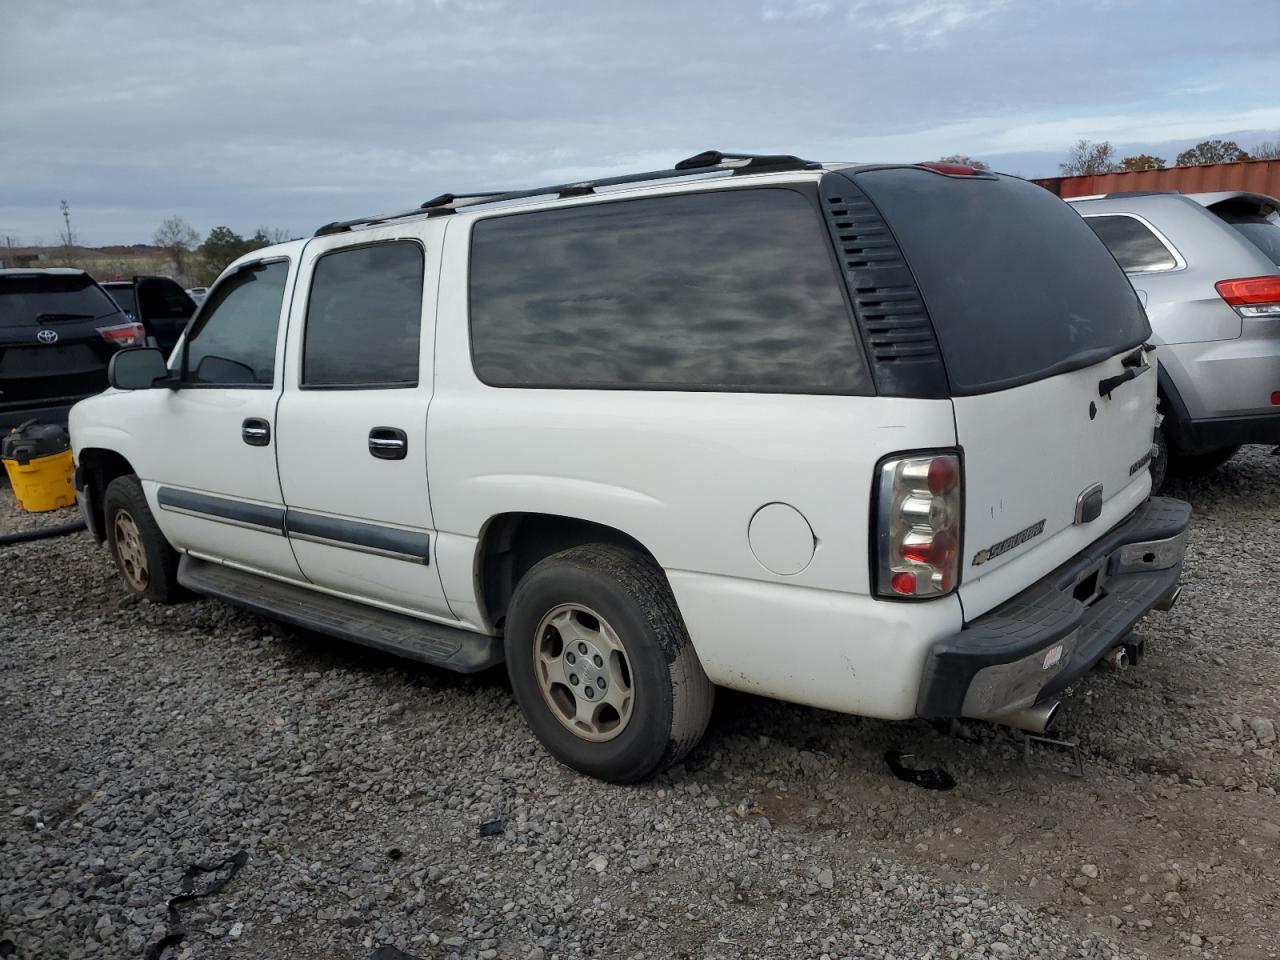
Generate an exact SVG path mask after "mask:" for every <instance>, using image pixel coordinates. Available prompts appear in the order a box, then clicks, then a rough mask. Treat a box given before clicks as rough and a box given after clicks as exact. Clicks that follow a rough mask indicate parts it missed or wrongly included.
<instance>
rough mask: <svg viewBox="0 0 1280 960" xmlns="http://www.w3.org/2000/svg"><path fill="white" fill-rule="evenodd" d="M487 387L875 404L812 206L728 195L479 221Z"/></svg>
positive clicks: (782, 194)
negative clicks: (800, 397) (845, 399)
mask: <svg viewBox="0 0 1280 960" xmlns="http://www.w3.org/2000/svg"><path fill="white" fill-rule="evenodd" d="M470 283H471V286H470V290H471V341H472V342H471V346H472V355H473V360H474V364H475V370H476V373H477V375H478V376H479V377H480V379H481V380H483V381H484V382H486V383H488V384H491V385H494V386H503V387H569V388H598V389H653V390H704V391H705V390H717V391H733V390H741V391H757V392H794V393H848V394H867V393H871V392H872V387H871V380H870V375H869V373H868V370H867V365H866V363H865V361H864V360H863V356H862V352H861V347H860V345H859V343H858V341H857V339H856V337H855V336H854V332H853V325H852V318H851V314H850V310H849V307H848V306H847V304H846V301H845V299H844V296H843V294H842V292H841V286H840V280H839V277H838V274H837V272H836V267H835V262H834V254H833V253H832V251H831V247H830V243H829V241H828V240H827V238H826V235H825V230H824V227H823V222H822V220H821V217H820V214H819V212H818V210H817V208H816V205H815V204H814V202H813V201H812V200H811V199H810V198H809V197H807V196H805V195H804V194H803V193H800V192H798V191H795V190H789V189H749V190H721V191H716V192H708V193H690V194H680V195H675V196H665V197H651V198H644V199H637V200H624V201H613V202H608V203H600V204H591V205H585V206H578V207H569V208H560V209H557V210H548V211H544V212H536V213H525V214H516V215H511V216H505V217H493V218H489V219H485V220H481V221H480V222H478V223H477V224H476V226H475V229H474V231H473V235H472V245H471V281H470Z"/></svg>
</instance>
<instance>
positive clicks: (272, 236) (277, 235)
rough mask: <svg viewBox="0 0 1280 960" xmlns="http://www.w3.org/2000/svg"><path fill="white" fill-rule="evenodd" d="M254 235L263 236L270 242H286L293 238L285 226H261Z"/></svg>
mask: <svg viewBox="0 0 1280 960" xmlns="http://www.w3.org/2000/svg"><path fill="white" fill-rule="evenodd" d="M254 236H255V237H262V238H263V239H265V240H266V241H267V242H268V243H284V242H285V241H286V240H292V239H293V238H292V237H291V236H290V235H289V231H288V229H286V228H285V227H259V228H258V229H257V232H256V233H254Z"/></svg>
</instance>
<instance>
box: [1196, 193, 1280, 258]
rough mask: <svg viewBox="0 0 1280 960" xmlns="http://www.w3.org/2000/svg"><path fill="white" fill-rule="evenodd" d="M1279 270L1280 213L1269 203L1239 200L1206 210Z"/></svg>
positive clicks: (1246, 198) (1225, 201)
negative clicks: (1217, 217) (1220, 219)
mask: <svg viewBox="0 0 1280 960" xmlns="http://www.w3.org/2000/svg"><path fill="white" fill-rule="evenodd" d="M1209 209H1210V210H1212V211H1213V212H1214V213H1216V214H1217V215H1218V216H1220V217H1221V218H1222V219H1223V220H1225V221H1227V223H1229V224H1231V226H1232V227H1233V228H1234V229H1235V230H1236V231H1238V232H1239V233H1240V235H1241V236H1242V237H1244V238H1245V239H1246V240H1248V241H1249V242H1250V243H1252V244H1253V245H1254V246H1255V247H1257V248H1258V249H1259V250H1261V251H1262V252H1263V254H1265V255H1266V257H1267V259H1269V260H1270V261H1271V262H1272V263H1274V264H1276V266H1280V211H1277V209H1276V208H1275V207H1274V206H1272V205H1271V204H1268V203H1261V202H1259V201H1258V200H1253V199H1250V198H1248V197H1239V198H1235V199H1232V200H1224V201H1223V202H1221V203H1215V204H1214V205H1213V206H1212V207H1210V208H1209Z"/></svg>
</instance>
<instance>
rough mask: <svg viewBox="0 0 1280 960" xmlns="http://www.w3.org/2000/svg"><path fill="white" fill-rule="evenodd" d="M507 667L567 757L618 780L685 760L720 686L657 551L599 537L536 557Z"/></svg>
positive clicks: (539, 731) (557, 751) (511, 628)
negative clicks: (698, 649)
mask: <svg viewBox="0 0 1280 960" xmlns="http://www.w3.org/2000/svg"><path fill="white" fill-rule="evenodd" d="M506 656H507V671H508V673H509V674H510V677H511V686H512V689H513V690H514V691H515V695H516V700H517V701H518V702H519V704H520V709H521V711H522V712H523V713H524V716H525V719H526V721H527V722H528V724H529V726H530V728H531V729H532V730H533V732H534V735H535V736H537V738H538V739H539V740H540V741H542V744H543V745H544V746H545V747H546V748H547V750H548V751H550V753H551V754H552V755H554V756H555V757H556V758H557V759H558V760H560V761H561V762H562V763H564V764H566V765H567V766H570V767H573V768H574V769H575V770H579V771H581V772H583V773H586V774H590V775H591V776H593V777H599V778H600V779H602V780H608V781H611V782H613V783H634V782H636V781H639V780H645V779H648V778H649V777H652V776H653V775H654V774H656V773H658V772H659V771H661V770H663V769H664V768H666V767H668V766H670V765H671V764H673V763H676V762H677V761H679V760H680V759H681V758H682V757H683V756H684V755H685V754H686V753H688V752H689V750H691V749H692V748H693V747H694V745H695V744H696V743H697V742H698V740H699V739H700V738H701V737H702V734H703V732H704V731H705V730H706V726H707V721H708V719H709V718H710V716H711V705H712V703H713V700H714V694H715V688H714V687H713V686H712V684H711V681H709V680H708V679H707V676H706V674H705V673H703V670H702V665H701V664H700V663H699V662H698V658H697V655H696V654H695V653H694V651H693V646H692V644H691V643H690V642H689V637H688V634H687V633H686V631H685V628H684V622H683V620H681V618H680V613H679V611H678V610H677V609H676V603H675V598H674V597H672V595H671V590H670V588H669V587H668V586H667V582H666V578H665V577H664V576H663V574H662V571H661V570H660V569H659V568H658V567H657V566H656V565H655V564H654V563H653V561H652V560H650V559H649V558H648V557H645V556H644V555H642V554H640V553H637V552H636V551H634V550H629V549H626V548H623V547H616V546H611V545H604V544H591V545H587V546H581V547H573V548H571V549H569V550H564V551H561V552H560V553H557V554H554V555H552V556H550V557H548V558H546V559H545V560H542V561H541V562H539V563H538V564H536V565H535V566H534V567H533V568H532V569H531V570H530V571H529V572H528V573H527V574H526V575H525V576H524V577H523V578H522V579H521V581H520V583H519V585H518V586H517V587H516V591H515V594H514V596H513V597H512V598H511V607H510V609H509V611H508V614H507V622H506Z"/></svg>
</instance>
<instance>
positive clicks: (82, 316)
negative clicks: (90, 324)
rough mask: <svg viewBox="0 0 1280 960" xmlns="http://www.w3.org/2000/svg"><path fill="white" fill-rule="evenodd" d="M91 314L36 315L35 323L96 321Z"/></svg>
mask: <svg viewBox="0 0 1280 960" xmlns="http://www.w3.org/2000/svg"><path fill="white" fill-rule="evenodd" d="M96 319H97V317H95V316H94V315H93V314H92V313H37V314H36V323H49V322H50V321H53V322H55V323H56V322H57V321H59V320H96Z"/></svg>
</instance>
